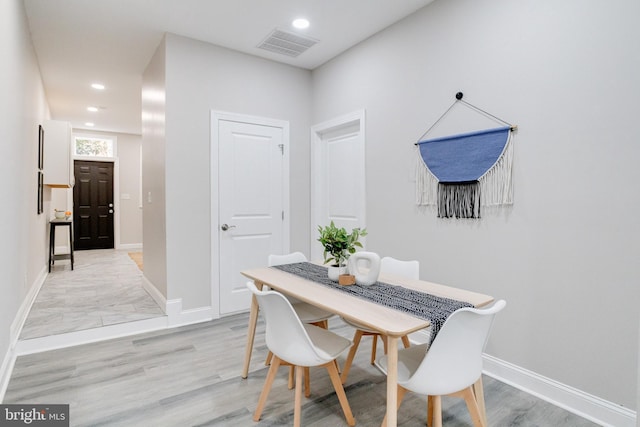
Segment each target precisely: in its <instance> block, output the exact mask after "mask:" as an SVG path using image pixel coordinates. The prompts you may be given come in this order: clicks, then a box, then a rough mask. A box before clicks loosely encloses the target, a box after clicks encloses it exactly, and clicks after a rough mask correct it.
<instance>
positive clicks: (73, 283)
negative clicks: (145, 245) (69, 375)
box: [19, 249, 164, 340]
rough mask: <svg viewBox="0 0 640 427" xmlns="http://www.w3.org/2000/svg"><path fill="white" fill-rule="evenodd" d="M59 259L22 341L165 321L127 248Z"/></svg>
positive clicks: (35, 307)
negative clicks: (144, 285)
mask: <svg viewBox="0 0 640 427" xmlns="http://www.w3.org/2000/svg"><path fill="white" fill-rule="evenodd" d="M74 255H75V263H74V270H73V271H72V270H71V265H70V263H69V261H66V260H65V261H56V264H55V265H54V266H53V268H52V269H51V273H49V275H48V276H47V278H46V279H45V282H44V284H43V285H42V288H41V289H40V292H39V293H38V295H37V297H36V300H35V301H34V303H33V306H32V308H31V311H30V313H29V315H28V317H27V320H26V321H25V324H24V326H23V328H22V332H21V334H20V338H19V339H20V340H30V339H35V338H41V337H45V336H52V335H59V334H66V333H71V332H77V331H83V330H87V329H93V328H102V327H106V326H111V325H116V324H121V323H125V322H135V321H139V320H146V319H152V318H158V317H163V316H164V313H163V311H162V309H161V308H160V307H159V306H158V305H157V304H156V302H155V301H154V300H153V298H151V296H150V295H149V294H148V293H147V291H146V290H145V289H144V287H143V280H144V279H143V275H142V272H141V271H140V269H138V267H137V265H136V264H135V262H134V261H133V260H132V259H131V258H130V257H129V255H128V252H127V251H126V250H114V249H101V250H91V251H76V252H75V253H74Z"/></svg>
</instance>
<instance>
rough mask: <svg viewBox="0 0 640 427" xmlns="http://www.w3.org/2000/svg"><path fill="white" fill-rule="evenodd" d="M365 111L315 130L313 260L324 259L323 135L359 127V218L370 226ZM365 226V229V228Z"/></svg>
mask: <svg viewBox="0 0 640 427" xmlns="http://www.w3.org/2000/svg"><path fill="white" fill-rule="evenodd" d="M365 125H366V123H365V110H364V109H362V110H357V111H353V112H351V113H347V114H344V115H342V116H338V117H335V118H333V119H330V120H327V121H325V122H322V123H319V124H317V125H313V126H312V127H311V168H310V170H311V230H310V234H309V237H310V239H309V243H310V246H311V248H310V254H311V259H314V260H316V259H322V246H321V245H320V244H316V240H317V239H318V225H319V224H321V223H322V222H321V221H323V217H324V215H323V212H320V209H321V208H322V206H323V202H322V200H321V196H322V185H323V184H322V181H323V179H322V177H323V176H324V173H325V172H326V170H324V168H322V167H321V165H320V163H319V162H320V161H321V158H322V155H321V153H322V152H321V148H322V145H321V144H322V135H323V134H325V133H327V132H332V131H337V130H340V129H341V128H344V127H351V126H357V127H358V139H357V141H358V152H359V153H360V159H358V161H360V162H362V169H361V170H362V176H361V177H360V183H361V191H362V192H363V197H362V205H361V206H359V213H358V216H359V218H362V221H363V223H364V224H366V222H367V216H366V213H367V200H366V191H365V190H366V173H365V167H366V162H365V129H366V127H365ZM364 224H363V226H364ZM360 240H361V242H362V244H363V246H365V247H366V244H365V243H366V238H361V239H360Z"/></svg>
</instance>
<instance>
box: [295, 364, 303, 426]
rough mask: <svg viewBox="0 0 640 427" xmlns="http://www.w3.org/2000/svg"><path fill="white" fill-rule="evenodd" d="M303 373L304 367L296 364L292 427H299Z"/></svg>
mask: <svg viewBox="0 0 640 427" xmlns="http://www.w3.org/2000/svg"><path fill="white" fill-rule="evenodd" d="M303 375H304V368H303V367H302V366H296V391H295V396H296V397H295V399H294V403H293V425H294V427H300V418H301V417H302V414H301V411H302V376H303Z"/></svg>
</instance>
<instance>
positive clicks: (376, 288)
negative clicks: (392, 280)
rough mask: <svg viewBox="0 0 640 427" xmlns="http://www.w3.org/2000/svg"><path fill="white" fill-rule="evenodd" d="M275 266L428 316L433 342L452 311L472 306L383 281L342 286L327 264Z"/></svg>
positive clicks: (420, 315)
mask: <svg viewBox="0 0 640 427" xmlns="http://www.w3.org/2000/svg"><path fill="white" fill-rule="evenodd" d="M272 268H277V269H278V270H282V271H285V272H287V273H291V274H295V275H296V276H300V277H303V278H305V279H308V280H311V281H314V282H317V283H320V284H322V285H325V286H329V287H331V288H333V289H336V290H339V291H341V292H344V293H346V294H349V295H353V296H356V297H359V298H363V299H366V300H368V301H373V302H375V303H377V304H380V305H383V306H385V307H389V308H393V309H395V310H399V311H402V312H404V313H408V314H410V315H412V316H415V317H419V318H421V319H426V320H428V321H429V322H430V323H431V342H433V339H434V338H435V337H436V335H437V334H438V331H440V328H442V325H443V324H444V322H445V321H446V320H447V318H448V317H449V315H450V314H451V313H453V312H454V311H456V310H458V309H459V308H462V307H473V305H472V304H470V303H468V302H463V301H457V300H454V299H450V298H442V297H438V296H435V295H431V294H427V293H424V292H419V291H415V290H413V289H407V288H403V287H402V286H397V285H390V284H388V283H383V282H376V283H374V284H373V285H371V286H360V285H351V286H343V285H339V284H338V283H336V282H334V281H332V280H330V279H329V278H328V277H327V268H326V267H323V266H320V265H317V264H312V263H310V262H299V263H295V264H284V265H277V266H274V267H272Z"/></svg>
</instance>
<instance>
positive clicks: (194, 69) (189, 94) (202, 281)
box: [144, 34, 311, 309]
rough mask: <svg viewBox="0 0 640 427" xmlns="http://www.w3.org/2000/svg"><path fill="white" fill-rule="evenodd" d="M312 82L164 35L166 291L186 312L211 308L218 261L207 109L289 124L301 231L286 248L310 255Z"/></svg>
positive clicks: (294, 204)
mask: <svg viewBox="0 0 640 427" xmlns="http://www.w3.org/2000/svg"><path fill="white" fill-rule="evenodd" d="M310 75H311V73H310V72H309V71H305V70H301V69H297V68H294V67H290V66H287V65H282V64H278V63H275V62H272V61H267V60H264V59H260V58H256V57H252V56H248V55H245V54H241V53H238V52H234V51H230V50H227V49H223V48H220V47H217V46H214V45H211V44H207V43H203V42H199V41H195V40H192V39H188V38H185V37H180V36H176V35H172V34H168V35H167V36H166V97H167V104H166V105H167V110H166V113H167V115H166V215H167V217H166V246H167V286H168V298H169V299H177V298H181V299H182V304H183V308H184V309H191V308H198V307H202V306H203V305H204V304H206V302H208V301H211V292H210V287H211V257H212V256H217V255H216V254H213V255H212V254H211V249H210V245H211V237H210V236H211V233H212V232H217V230H215V231H212V230H211V224H210V222H211V212H210V210H211V208H210V206H211V205H210V203H211V200H210V194H211V189H210V178H209V177H210V174H211V173H212V171H211V170H210V166H209V163H210V161H209V159H210V112H211V110H217V111H227V112H233V113H241V114H248V115H254V116H263V117H269V118H274V119H283V120H288V121H289V123H290V141H291V153H290V158H291V176H292V177H295V179H292V180H291V213H292V217H291V229H292V230H295V231H302V233H300V232H297V233H295V232H294V233H292V236H294V237H293V238H292V242H291V248H292V250H303V251H305V252H307V253H308V249H309V237H308V232H307V230H308V227H309V225H308V218H309V195H308V188H309V177H308V172H307V171H308V167H309V127H310V122H309V105H310V104H309V102H310V99H309V95H310ZM145 173H146V170H145ZM145 179H146V177H145ZM145 209H146V206H145ZM145 221H146V216H145ZM146 226H147V224H146V222H145V228H146ZM146 237H147V235H146V234H145V241H144V247H145V249H144V250H145V270H146V268H147V240H146ZM214 274H215V273H214Z"/></svg>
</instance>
